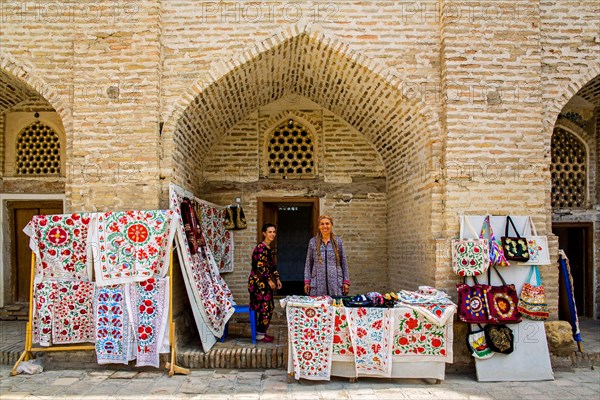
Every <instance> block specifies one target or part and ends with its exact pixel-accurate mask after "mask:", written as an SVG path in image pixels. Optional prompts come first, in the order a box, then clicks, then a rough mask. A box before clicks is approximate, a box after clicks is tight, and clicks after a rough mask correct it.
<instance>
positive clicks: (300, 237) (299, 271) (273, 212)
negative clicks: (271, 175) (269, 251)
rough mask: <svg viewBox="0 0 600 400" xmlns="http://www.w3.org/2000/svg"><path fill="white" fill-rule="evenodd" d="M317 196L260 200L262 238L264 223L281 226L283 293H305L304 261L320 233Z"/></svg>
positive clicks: (279, 266)
mask: <svg viewBox="0 0 600 400" xmlns="http://www.w3.org/2000/svg"><path fill="white" fill-rule="evenodd" d="M318 207H319V202H318V199H317V198H310V197H297V198H288V197H285V198H262V199H258V221H257V222H258V229H257V230H258V234H259V235H260V236H259V237H258V239H259V240H262V233H261V232H260V228H261V227H262V225H263V224H264V223H269V222H270V223H273V224H275V225H276V226H277V239H276V240H275V244H274V245H275V247H276V248H277V270H278V271H279V275H280V277H281V283H282V284H283V288H282V289H281V290H279V291H278V292H277V295H279V296H287V295H292V294H304V263H305V261H306V250H307V248H308V241H309V240H310V238H311V237H312V236H314V235H315V234H316V226H317V224H316V219H317V217H318V215H319V210H318Z"/></svg>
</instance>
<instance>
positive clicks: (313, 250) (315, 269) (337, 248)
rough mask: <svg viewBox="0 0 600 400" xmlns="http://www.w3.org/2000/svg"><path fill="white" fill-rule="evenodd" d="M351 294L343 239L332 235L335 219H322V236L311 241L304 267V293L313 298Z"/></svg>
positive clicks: (324, 217)
mask: <svg viewBox="0 0 600 400" xmlns="http://www.w3.org/2000/svg"><path fill="white" fill-rule="evenodd" d="M349 291H350V276H349V275H348V264H347V263H346V251H345V250H344V243H343V242H342V238H340V237H339V236H336V235H335V234H334V233H333V218H331V217H330V216H328V215H321V216H320V217H319V233H317V236H315V237H313V238H312V239H310V242H309V243H308V253H307V254H306V263H305V265H304V292H305V293H306V294H308V295H310V296H324V295H328V296H341V295H344V296H345V295H347V294H348V292H349Z"/></svg>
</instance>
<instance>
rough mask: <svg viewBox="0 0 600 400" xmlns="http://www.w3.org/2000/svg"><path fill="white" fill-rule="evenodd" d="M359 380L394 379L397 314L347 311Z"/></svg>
mask: <svg viewBox="0 0 600 400" xmlns="http://www.w3.org/2000/svg"><path fill="white" fill-rule="evenodd" d="M345 313H346V319H347V321H348V328H349V331H350V339H351V340H352V347H353V349H354V365H355V368H356V375H357V376H379V377H390V376H391V373H392V358H391V357H390V355H391V350H392V336H393V333H394V328H393V322H394V310H393V309H389V308H363V307H357V308H353V307H346V308H345Z"/></svg>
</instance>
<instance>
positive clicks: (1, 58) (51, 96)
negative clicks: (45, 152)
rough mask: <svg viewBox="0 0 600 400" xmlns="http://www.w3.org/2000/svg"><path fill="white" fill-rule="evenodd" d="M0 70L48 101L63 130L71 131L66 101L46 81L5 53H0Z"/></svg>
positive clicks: (69, 114)
mask: <svg viewBox="0 0 600 400" xmlns="http://www.w3.org/2000/svg"><path fill="white" fill-rule="evenodd" d="M0 70H2V71H3V72H5V73H6V74H7V75H9V76H10V77H11V78H13V79H15V80H16V81H17V82H19V83H21V84H24V85H26V86H27V87H28V88H29V89H30V90H34V91H35V92H37V93H38V94H39V95H40V96H42V97H43V98H44V99H45V100H46V101H48V103H50V105H52V107H53V108H54V110H55V111H56V113H57V114H58V115H59V117H60V119H61V121H62V124H63V126H64V128H65V131H66V132H70V131H71V125H72V117H71V109H70V107H69V106H68V102H65V101H64V99H62V98H61V96H60V94H59V93H58V92H57V91H56V90H54V89H53V88H52V87H51V86H50V85H49V84H48V83H46V82H45V81H44V80H43V79H42V78H40V77H38V76H36V75H35V74H34V73H33V72H32V71H31V70H30V69H28V68H26V67H25V66H23V65H21V64H20V63H18V62H17V61H15V60H13V59H11V58H9V57H8V56H7V55H0ZM67 136H68V134H67Z"/></svg>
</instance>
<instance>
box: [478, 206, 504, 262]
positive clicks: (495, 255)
mask: <svg viewBox="0 0 600 400" xmlns="http://www.w3.org/2000/svg"><path fill="white" fill-rule="evenodd" d="M479 238H480V239H487V240H488V244H489V246H490V265H497V266H500V267H509V266H510V263H509V262H508V260H507V259H506V257H505V256H504V249H502V246H501V245H500V244H499V243H498V242H497V241H496V236H495V235H494V230H493V229H492V224H491V222H490V216H489V215H486V216H485V218H484V220H483V225H481V232H480V233H479Z"/></svg>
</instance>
